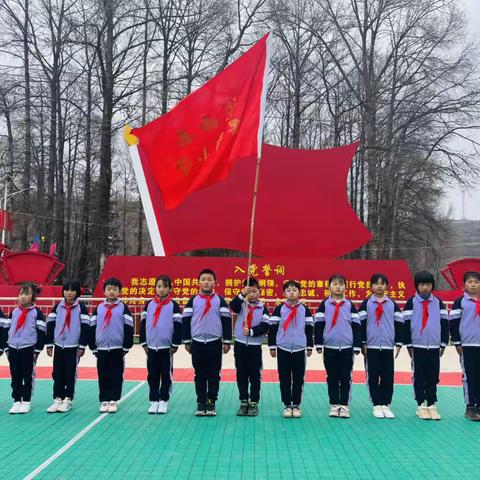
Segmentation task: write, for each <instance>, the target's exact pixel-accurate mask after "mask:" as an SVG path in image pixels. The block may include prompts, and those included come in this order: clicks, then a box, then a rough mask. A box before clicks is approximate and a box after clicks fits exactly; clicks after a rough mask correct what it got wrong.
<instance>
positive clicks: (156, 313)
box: [152, 295, 172, 328]
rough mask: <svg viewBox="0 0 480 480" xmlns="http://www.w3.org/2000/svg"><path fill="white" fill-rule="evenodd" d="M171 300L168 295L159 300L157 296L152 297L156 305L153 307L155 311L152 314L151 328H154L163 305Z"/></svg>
mask: <svg viewBox="0 0 480 480" xmlns="http://www.w3.org/2000/svg"><path fill="white" fill-rule="evenodd" d="M171 300H172V297H171V296H170V295H169V296H168V297H167V298H165V299H163V300H160V299H159V298H158V297H157V296H155V297H153V301H154V302H155V303H156V304H157V307H156V308H155V313H154V314H153V323H152V328H155V327H156V326H157V323H158V319H159V318H160V313H161V311H162V308H163V306H164V305H166V304H167V303H170V301H171Z"/></svg>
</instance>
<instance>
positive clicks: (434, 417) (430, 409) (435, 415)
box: [427, 405, 442, 420]
mask: <svg viewBox="0 0 480 480" xmlns="http://www.w3.org/2000/svg"><path fill="white" fill-rule="evenodd" d="M427 408H428V412H429V413H430V418H431V419H432V420H441V419H442V416H441V415H440V413H438V410H437V407H436V406H435V405H430V406H429V407H427Z"/></svg>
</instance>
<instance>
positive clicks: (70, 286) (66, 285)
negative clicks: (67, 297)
mask: <svg viewBox="0 0 480 480" xmlns="http://www.w3.org/2000/svg"><path fill="white" fill-rule="evenodd" d="M65 290H74V291H75V292H76V293H77V297H76V298H78V297H79V296H80V295H81V294H82V289H81V287H80V282H79V281H78V280H65V281H64V282H63V285H62V295H63V292H64V291H65Z"/></svg>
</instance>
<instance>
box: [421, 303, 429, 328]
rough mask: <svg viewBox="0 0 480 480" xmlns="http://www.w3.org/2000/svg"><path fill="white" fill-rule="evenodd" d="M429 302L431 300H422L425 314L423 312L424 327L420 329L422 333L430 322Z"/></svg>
mask: <svg viewBox="0 0 480 480" xmlns="http://www.w3.org/2000/svg"><path fill="white" fill-rule="evenodd" d="M429 304H430V300H424V301H423V302H422V307H423V314H422V329H421V330H420V335H421V334H422V333H423V331H424V330H425V328H426V326H427V324H428V305H429Z"/></svg>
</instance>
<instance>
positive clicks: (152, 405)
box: [148, 402, 158, 414]
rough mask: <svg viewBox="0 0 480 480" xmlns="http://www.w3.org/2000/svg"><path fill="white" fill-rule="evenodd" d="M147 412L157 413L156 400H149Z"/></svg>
mask: <svg viewBox="0 0 480 480" xmlns="http://www.w3.org/2000/svg"><path fill="white" fill-rule="evenodd" d="M148 413H150V414H154V413H158V402H150V407H149V409H148Z"/></svg>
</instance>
